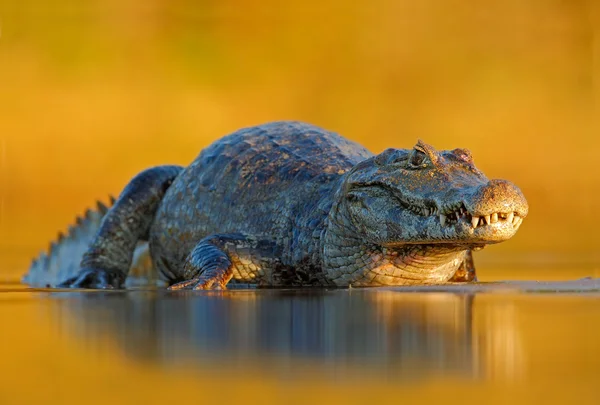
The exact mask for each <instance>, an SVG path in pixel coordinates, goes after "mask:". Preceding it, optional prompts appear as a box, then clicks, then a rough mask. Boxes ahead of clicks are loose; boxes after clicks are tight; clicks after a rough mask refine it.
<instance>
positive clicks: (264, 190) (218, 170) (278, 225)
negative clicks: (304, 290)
mask: <svg viewBox="0 0 600 405" xmlns="http://www.w3.org/2000/svg"><path fill="white" fill-rule="evenodd" d="M370 156H372V154H371V153H370V152H369V151H368V150H366V149H365V148H364V147H362V146H361V145H359V144H356V143H354V142H351V141H349V140H347V139H345V138H343V137H341V136H339V135H337V134H335V133H333V132H329V131H326V130H324V129H322V128H319V127H316V126H313V125H310V124H305V123H299V122H274V123H269V124H265V125H262V126H257V127H252V128H246V129H241V130H239V131H237V132H235V133H233V134H231V135H229V136H226V137H224V138H221V139H220V140H218V141H216V142H215V143H213V144H212V145H210V146H208V147H207V148H206V149H204V150H203V151H202V152H201V153H200V155H199V156H198V157H197V158H196V159H195V160H194V161H193V162H192V163H191V164H190V165H189V166H188V167H187V168H186V169H185V170H184V171H183V172H182V173H181V174H180V175H179V176H178V178H177V179H176V180H175V181H174V182H173V184H172V185H171V187H170V188H169V190H168V191H167V193H166V195H165V197H164V200H163V204H162V205H161V207H160V208H159V210H158V212H157V214H156V218H155V222H154V224H153V227H152V230H151V232H150V235H151V238H150V244H151V250H152V256H153V259H154V261H155V264H156V265H157V266H158V267H160V268H161V270H163V271H164V272H165V273H167V274H168V273H169V272H176V271H177V270H176V269H177V268H178V267H180V265H181V263H182V261H183V260H184V258H185V257H186V256H187V254H189V252H190V251H191V249H192V248H193V247H194V245H195V244H196V243H197V242H198V241H199V240H201V239H202V238H203V237H205V236H207V235H210V234H214V233H234V232H235V233H242V234H247V235H252V236H254V237H257V238H265V239H269V240H275V241H276V242H278V243H280V244H281V245H282V246H281V247H282V248H283V257H282V260H283V262H284V263H286V264H291V265H296V264H298V262H299V261H301V260H303V259H306V256H307V255H308V256H310V255H312V254H314V253H315V252H314V248H313V247H312V246H307V244H308V245H310V244H311V243H312V242H313V241H312V240H309V239H312V238H313V237H312V235H307V234H306V233H305V232H308V231H310V232H311V233H312V232H313V230H315V229H318V228H322V226H320V225H321V224H322V222H323V221H324V220H325V217H326V215H327V212H328V211H329V208H330V206H331V202H332V201H331V197H332V194H331V193H332V189H333V188H335V187H336V184H337V183H338V180H339V179H340V178H341V175H342V174H344V173H345V172H347V171H348V170H350V169H351V168H352V167H353V166H354V165H355V164H357V163H358V162H360V161H362V160H364V159H366V158H368V157H370ZM323 197H326V198H323ZM315 236H316V237H318V235H315Z"/></svg>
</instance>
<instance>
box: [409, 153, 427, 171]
mask: <svg viewBox="0 0 600 405" xmlns="http://www.w3.org/2000/svg"><path fill="white" fill-rule="evenodd" d="M426 158H427V155H425V153H423V152H421V151H420V150H417V149H415V150H413V153H412V155H411V157H410V160H409V162H410V165H411V166H413V167H415V168H417V167H422V166H423V164H424V163H425V159H426Z"/></svg>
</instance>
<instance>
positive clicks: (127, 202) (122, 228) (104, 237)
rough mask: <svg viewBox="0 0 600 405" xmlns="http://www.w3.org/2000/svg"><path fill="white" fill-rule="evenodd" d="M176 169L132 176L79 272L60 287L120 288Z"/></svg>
mask: <svg viewBox="0 0 600 405" xmlns="http://www.w3.org/2000/svg"><path fill="white" fill-rule="evenodd" d="M181 170H182V168H181V167H180V166H158V167H154V168H151V169H148V170H145V171H143V172H141V173H140V174H138V175H137V176H135V177H134V178H133V180H131V182H129V184H128V185H127V186H126V187H125V189H124V190H123V192H122V193H121V195H120V196H119V199H118V200H117V201H116V202H115V204H114V205H113V207H112V208H111V209H110V211H109V212H108V213H107V214H106V216H105V217H104V219H103V220H102V223H101V225H100V229H99V230H98V233H97V234H96V237H95V238H94V241H93V242H92V243H91V245H90V247H89V249H88V250H87V252H86V253H85V254H84V256H83V259H82V260H81V270H80V271H79V273H78V274H77V275H76V276H75V277H73V278H70V279H68V280H66V281H64V282H62V283H61V284H60V285H59V287H63V288H121V287H122V286H123V284H124V282H125V278H126V277H127V273H128V272H129V268H130V267H131V260H132V258H133V252H134V250H135V247H136V245H137V243H138V241H139V240H147V237H148V231H149V229H150V225H151V224H152V220H153V219H154V214H155V213H156V210H157V209H158V206H159V205H160V202H161V201H162V198H163V197H164V195H165V193H166V191H167V189H168V188H169V186H170V185H171V183H172V182H173V180H174V179H175V177H177V175H178V174H179V173H180V172H181Z"/></svg>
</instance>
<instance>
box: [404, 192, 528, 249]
mask: <svg viewBox="0 0 600 405" xmlns="http://www.w3.org/2000/svg"><path fill="white" fill-rule="evenodd" d="M401 202H402V204H401V205H402V206H403V208H404V209H405V210H407V211H409V212H410V213H411V214H413V215H415V216H417V217H420V218H421V220H422V221H423V222H424V223H426V224H427V226H428V227H434V228H437V229H440V231H441V232H440V236H441V238H440V239H441V240H448V239H454V238H456V237H459V235H463V236H462V237H459V238H460V239H462V238H467V239H468V240H469V242H473V241H480V242H485V243H494V242H500V241H502V240H506V239H507V238H509V237H511V236H512V235H514V233H515V232H516V231H517V229H518V228H519V227H520V226H521V223H522V222H523V218H524V217H525V216H524V215H522V214H521V213H519V212H517V211H510V210H507V211H504V212H503V211H497V212H469V210H467V208H466V206H465V204H464V203H463V202H458V203H454V204H449V205H446V206H442V207H439V206H438V205H437V204H436V203H435V202H433V201H423V202H421V203H420V204H415V203H412V204H411V203H407V202H406V201H402V200H401ZM436 224H437V226H436ZM436 239H437V238H436ZM441 240H440V241H439V242H441ZM439 242H438V243H439ZM455 242H458V241H457V240H455Z"/></svg>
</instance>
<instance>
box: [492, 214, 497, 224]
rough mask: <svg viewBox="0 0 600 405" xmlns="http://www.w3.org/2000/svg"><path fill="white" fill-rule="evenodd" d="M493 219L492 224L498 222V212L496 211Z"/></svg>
mask: <svg viewBox="0 0 600 405" xmlns="http://www.w3.org/2000/svg"><path fill="white" fill-rule="evenodd" d="M491 220H492V224H495V223H496V222H498V213H496V212H494V213H493V214H492V218H491Z"/></svg>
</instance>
